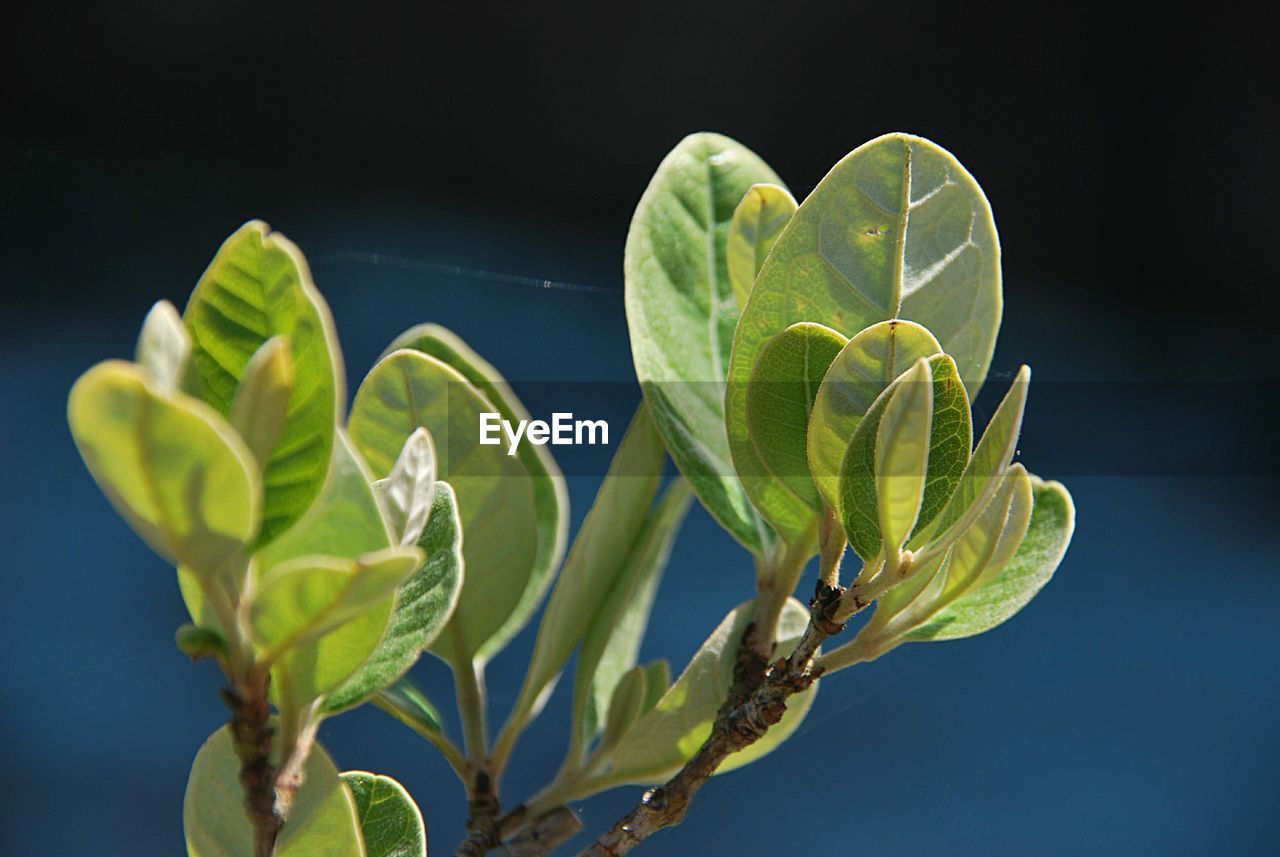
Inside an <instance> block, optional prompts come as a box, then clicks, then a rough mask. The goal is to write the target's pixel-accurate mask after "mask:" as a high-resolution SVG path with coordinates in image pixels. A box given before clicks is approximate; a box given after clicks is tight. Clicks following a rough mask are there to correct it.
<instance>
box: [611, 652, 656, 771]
mask: <svg viewBox="0 0 1280 857" xmlns="http://www.w3.org/2000/svg"><path fill="white" fill-rule="evenodd" d="M647 692H648V677H647V675H646V674H645V670H644V667H641V666H635V667H632V668H631V669H629V670H627V671H626V672H625V673H623V675H622V679H621V680H620V681H619V682H618V686H617V687H615V688H614V689H613V697H612V698H611V699H610V700H609V711H608V714H607V715H606V716H605V720H604V734H603V735H602V736H601V738H600V751H601V752H602V753H607V752H609V751H610V750H612V749H613V748H614V747H615V746H617V743H618V742H619V741H621V740H622V737H623V736H624V735H626V734H627V730H628V729H630V728H631V727H632V726H633V725H634V724H635V722H636V721H637V720H639V719H640V717H641V716H642V715H643V714H644V713H645V711H644V704H645V697H646V695H647Z"/></svg>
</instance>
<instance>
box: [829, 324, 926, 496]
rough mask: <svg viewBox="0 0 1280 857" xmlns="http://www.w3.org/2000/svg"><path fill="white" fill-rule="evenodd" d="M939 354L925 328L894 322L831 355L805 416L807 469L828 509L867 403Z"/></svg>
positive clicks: (873, 329)
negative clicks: (915, 365)
mask: <svg viewBox="0 0 1280 857" xmlns="http://www.w3.org/2000/svg"><path fill="white" fill-rule="evenodd" d="M941 351H942V346H940V345H939V344H938V340H936V339H934V338H933V334H931V333H930V332H929V331H928V330H926V329H924V328H923V327H921V326H920V325H918V324H916V323H915V322H910V321H904V320H902V319H895V320H891V321H881V322H877V323H876V324H873V325H871V326H870V327H868V328H866V329H865V330H862V331H859V332H858V333H857V334H856V335H855V336H854V337H853V338H852V339H850V340H849V341H848V342H847V343H846V344H845V346H844V348H842V349H841V350H840V353H839V354H837V355H836V358H835V360H833V361H832V362H831V367H830V368H829V369H828V370H827V374H826V375H825V376H824V377H823V379H822V384H821V386H819V387H818V395H817V397H816V398H815V399H814V402H813V411H812V413H811V415H810V417H809V437H808V458H809V470H810V472H811V473H812V475H813V481H814V482H815V483H816V484H817V486H818V491H819V493H820V494H821V495H822V498H823V500H825V501H826V503H827V505H828V506H830V507H831V508H833V509H835V508H838V507H839V505H840V503H839V498H840V465H841V463H842V462H843V461H844V453H845V450H846V449H847V448H848V446H849V440H850V438H852V437H853V433H854V431H856V430H857V428H858V423H859V422H861V420H862V417H863V415H865V414H866V412H867V410H868V409H869V408H870V407H871V404H872V402H874V401H875V400H876V397H877V396H879V395H880V393H881V392H883V391H884V388H885V387H888V386H889V385H890V384H891V383H893V381H894V379H895V378H897V377H898V376H899V375H901V374H902V373H903V372H905V371H906V370H907V368H908V367H910V366H911V365H912V364H913V363H915V362H916V361H917V360H919V359H920V358H921V357H931V356H932V355H934V354H939V353H941ZM936 392H937V391H936V390H935V393H936ZM935 398H936V396H935Z"/></svg>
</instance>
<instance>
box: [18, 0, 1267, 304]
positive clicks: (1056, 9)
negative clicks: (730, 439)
mask: <svg viewBox="0 0 1280 857" xmlns="http://www.w3.org/2000/svg"><path fill="white" fill-rule="evenodd" d="M1171 8H1172V7H1171V6H1168V5H1166V6H1165V7H1163V8H1160V9H1158V10H1157V9H1155V8H1151V9H1143V8H1141V7H1130V6H1128V5H1127V4H1108V5H1103V6H1089V5H1081V4H1038V3H1025V4H1019V5H998V4H990V3H922V2H910V0H907V1H906V2H902V1H901V0H899V1H898V2H893V3H880V4H874V3H865V2H848V3H779V2H775V3H754V2H741V3H736V4H729V3H692V2H685V3H662V2H659V3H644V4H639V3H626V4H621V3H571V4H553V3H511V4H480V3H467V4H445V3H430V2H423V3H414V4H391V3H381V2H371V3H361V4H343V5H341V6H339V5H338V4H334V5H333V6H331V7H330V6H326V5H324V4H311V3H261V2H235V0H230V1H229V2H199V3H170V2H113V3H106V2H104V3H95V4H87V5H83V6H74V7H73V6H66V5H63V4H20V5H19V6H17V7H15V8H13V9H11V10H10V11H9V12H8V13H6V14H7V15H8V16H14V17H11V18H10V20H9V22H8V23H7V25H6V28H5V29H6V30H7V36H6V39H5V41H6V43H7V44H8V47H7V49H6V54H7V55H8V56H9V57H10V58H11V60H12V61H13V62H15V63H16V68H15V69H14V71H13V72H12V73H11V75H10V76H9V85H8V87H7V90H8V91H7V93H6V101H8V104H7V105H6V109H5V113H6V114H7V115H8V116H9V117H11V120H12V121H10V122H8V123H6V124H7V130H6V131H5V132H4V133H5V137H6V140H7V142H8V143H9V145H8V146H7V147H6V149H7V155H6V156H7V158H8V159H9V163H8V164H7V167H8V168H9V170H8V172H9V173H10V175H11V177H12V181H11V182H10V188H9V190H10V191H11V192H14V193H16V197H17V201H18V202H19V203H20V205H18V206H13V207H9V206H6V208H7V209H8V211H7V212H6V217H5V221H6V222H5V224H4V226H5V230H4V231H5V242H6V245H7V246H6V251H7V254H6V255H7V256H8V257H9V258H8V262H7V263H8V264H9V265H13V264H14V261H13V260H14V258H15V256H18V257H21V256H23V254H24V253H26V252H32V251H38V252H40V253H47V252H48V242H49V241H50V240H51V236H53V235H55V234H56V235H60V236H61V237H62V238H63V239H64V240H68V241H74V240H75V232H76V229H77V228H81V227H88V228H89V229H92V230H106V231H108V232H110V231H111V230H123V229H125V227H126V226H127V224H122V223H114V224H113V223H103V222H95V223H81V222H77V220H76V214H77V212H76V208H77V207H76V205H75V203H74V198H73V197H74V184H75V182H74V181H72V182H69V183H68V182H67V177H66V176H65V175H62V176H61V178H60V179H55V178H51V177H52V176H55V175H57V174H60V173H61V174H65V173H66V172H68V171H69V170H74V169H80V170H88V171H89V172H90V174H91V176H92V174H93V172H94V170H100V171H101V170H105V171H107V172H108V173H109V174H110V176H111V177H112V179H113V180H117V181H121V182H124V183H126V184H127V185H128V186H129V187H130V188H131V189H132V190H133V191H134V192H135V193H136V194H138V195H146V194H153V195H158V196H160V197H163V198H166V199H181V200H182V201H184V202H185V203H186V204H187V205H189V206H191V207H198V206H199V205H201V204H202V203H203V204H205V205H207V206H210V207H212V206H216V205H226V206H227V207H228V208H229V209H233V210H241V211H249V212H252V213H255V214H264V213H270V212H271V211H272V210H273V209H274V208H278V207H280V206H281V205H282V204H284V203H287V202H290V201H294V200H296V199H298V198H299V197H305V198H307V199H317V200H328V201H330V203H331V204H332V200H334V199H336V198H342V199H346V200H351V199H358V198H375V199H387V198H397V199H401V200H405V201H408V202H409V203H413V202H423V201H427V202H430V203H431V204H433V205H442V206H449V205H452V206H455V207H459V208H466V209H483V210H488V211H499V212H502V213H503V214H506V215H514V216H518V217H532V218H538V219H556V220H562V221H565V222H566V223H572V222H575V221H576V222H579V223H582V224H589V225H592V226H597V227H599V229H600V230H601V233H602V234H606V235H612V236H619V237H618V238H617V240H618V241H619V242H620V236H621V235H622V234H623V231H624V230H625V225H626V222H627V219H628V217H629V215H630V211H631V208H632V206H633V205H634V202H635V200H636V199H637V198H638V196H639V193H640V191H641V190H642V189H643V187H644V184H645V182H646V181H647V178H648V176H649V175H650V173H651V172H652V169H653V167H654V165H655V164H656V163H657V161H658V159H659V158H660V157H661V155H662V154H663V153H665V152H666V151H667V150H668V149H669V148H670V147H671V146H672V145H673V144H674V142H675V141H676V140H678V139H679V138H680V137H681V136H683V135H684V134H685V133H688V132H689V131H692V130H701V129H708V130H719V131H722V132H724V133H727V134H729V135H731V136H735V137H737V138H739V139H741V140H742V141H743V142H745V143H747V144H748V145H749V146H751V147H752V148H754V149H756V150H757V151H759V152H762V153H764V155H765V157H766V158H767V159H768V160H769V161H770V162H771V163H772V164H773V165H774V167H775V168H776V169H777V170H778V172H779V173H780V174H781V175H783V176H784V177H786V178H787V179H788V180H789V181H790V182H791V183H792V184H793V186H794V189H795V190H796V191H797V193H798V194H803V193H804V192H805V191H806V190H807V189H808V188H809V187H811V186H812V185H813V184H814V183H815V182H816V181H817V179H818V178H820V177H821V175H822V174H823V173H824V172H825V170H826V169H827V168H828V167H829V166H830V165H831V164H832V163H834V162H835V160H836V159H837V158H839V157H840V156H841V155H843V154H844V153H845V152H847V151H848V150H849V149H850V148H852V147H853V146H854V145H856V144H857V143H859V142H862V141H863V140H865V139H869V138H870V137H872V136H875V135H876V134H879V133H882V132H885V131H890V130H907V131H911V132H913V133H918V134H921V135H923V136H927V137H931V138H933V139H936V140H938V141H939V142H941V143H943V145H945V146H947V147H948V148H950V149H951V150H952V151H953V152H955V153H956V154H957V156H958V157H959V158H960V159H961V160H962V161H963V162H964V163H965V164H966V166H968V167H969V169H970V171H971V172H973V173H974V174H975V175H976V176H978V177H979V180H980V181H981V182H982V184H983V187H984V188H985V190H986V191H987V193H988V195H989V197H990V198H991V200H992V204H993V207H994V209H995V211H996V212H997V218H998V222H999V225H1000V230H1001V238H1002V243H1003V245H1004V248H1005V267H1006V272H1011V273H1012V274H1014V275H1016V274H1017V273H1018V272H1035V274H1036V275H1037V277H1038V279H1039V281H1040V282H1041V283H1042V284H1044V285H1053V286H1056V285H1057V284H1058V283H1070V287H1071V288H1073V289H1082V290H1087V291H1092V292H1096V293H1098V294H1099V295H1102V296H1105V300H1106V301H1107V302H1108V303H1109V304H1111V305H1113V306H1114V307H1115V309H1116V311H1117V312H1124V313H1129V314H1138V315H1140V316H1146V315H1156V316H1167V315H1172V316H1175V317H1178V318H1183V319H1201V318H1203V317H1204V315H1205V314H1209V315H1212V316H1215V317H1218V318H1225V317H1227V316H1236V317H1238V318H1241V319H1243V320H1245V322H1246V323H1248V324H1257V323H1259V322H1260V321H1261V319H1260V318H1259V316H1258V315H1257V313H1259V312H1261V313H1265V314H1268V315H1269V314H1272V313H1274V311H1275V308H1276V289H1275V288H1274V287H1273V285H1272V283H1273V282H1274V279H1275V277H1274V269H1273V264H1274V263H1273V260H1272V256H1273V250H1274V243H1275V242H1274V239H1275V234H1276V229H1275V218H1274V217H1273V216H1269V215H1268V214H1267V212H1268V211H1269V210H1270V207H1271V205H1272V202H1271V201H1272V200H1274V199H1275V198H1276V196H1277V193H1278V192H1280V168H1278V167H1277V163H1276V157H1275V154H1276V145H1277V141H1278V136H1280V123H1278V120H1277V114H1276V103H1277V99H1276V97H1275V92H1274V84H1273V83H1272V81H1273V80H1274V79H1275V77H1276V73H1277V71H1280V68H1278V63H1277V59H1276V49H1275V45H1276V37H1277V35H1278V31H1277V27H1276V23H1275V20H1274V19H1273V18H1272V17H1270V16H1267V17H1263V13H1255V12H1246V11H1242V10H1241V9H1233V8H1228V7H1226V6H1218V7H1212V6H1210V7H1203V8H1199V9H1197V10H1194V11H1192V12H1187V13H1182V14H1176V13H1174V12H1171V11H1170V9H1171ZM68 164H70V165H71V166H68ZM90 180H92V177H91V179H90ZM50 184H53V185H60V187H59V188H58V189H57V190H53V191H51V189H50V187H49V185H50ZM68 184H69V185H70V187H68ZM223 231H229V230H223ZM201 237H202V238H203V236H201ZM61 264H64V265H68V266H80V265H85V266H87V265H90V264H91V260H88V259H63V260H62V261H61ZM75 270H76V273H80V270H79V268H78V267H77V268H76V269H75ZM83 273H85V274H88V273H89V270H88V269H87V268H86V269H85V270H84V271H83ZM6 285H8V286H9V287H10V289H11V290H12V291H13V292H14V293H15V294H12V295H10V300H15V299H16V300H17V301H20V302H25V301H37V302H39V301H46V300H49V299H51V298H54V297H55V296H53V295H49V294H48V293H40V292H39V291H37V292H35V293H31V292H29V291H28V290H25V289H24V288H22V286H23V284H22V283H21V282H15V281H14V280H13V278H9V282H8V283H6ZM138 288H139V289H140V290H146V289H148V285H147V284H146V283H145V282H141V281H140V282H139V283H138Z"/></svg>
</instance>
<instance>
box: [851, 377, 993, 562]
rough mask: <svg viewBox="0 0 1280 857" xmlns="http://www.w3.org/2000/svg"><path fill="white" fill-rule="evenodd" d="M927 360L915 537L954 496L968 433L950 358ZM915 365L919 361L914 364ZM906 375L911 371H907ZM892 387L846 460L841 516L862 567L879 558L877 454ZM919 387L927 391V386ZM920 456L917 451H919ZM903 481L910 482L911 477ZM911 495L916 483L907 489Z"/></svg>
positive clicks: (861, 426)
mask: <svg viewBox="0 0 1280 857" xmlns="http://www.w3.org/2000/svg"><path fill="white" fill-rule="evenodd" d="M919 359H920V360H927V362H928V364H929V371H930V373H931V374H930V377H932V379H933V383H932V421H931V425H930V429H929V450H928V469H927V471H926V473H927V476H926V478H925V485H924V493H923V497H922V498H921V500H920V511H919V515H918V516H917V518H916V523H915V527H914V529H913V532H915V533H919V532H921V531H922V530H924V529H925V528H927V527H929V526H930V525H931V524H932V523H933V521H934V519H935V518H936V516H937V514H938V510H939V509H941V508H942V507H943V506H944V505H945V504H946V502H947V498H948V497H950V496H951V494H952V492H953V491H954V490H955V487H956V484H957V481H958V480H959V478H960V474H961V472H962V471H963V470H964V467H965V465H966V463H967V461H968V454H969V444H970V443H971V442H972V428H971V424H970V421H969V399H968V396H967V395H966V394H965V390H964V385H963V384H961V383H960V380H959V377H958V375H957V372H956V366H955V363H954V361H952V359H951V358H950V356H948V355H946V354H935V355H934V356H932V357H929V358H919ZM917 365H918V361H917ZM909 371H910V370H909ZM904 377H905V373H904V375H903V376H901V377H900V379H899V380H897V381H895V382H894V383H893V384H891V385H889V387H887V388H885V390H884V391H883V392H882V393H881V394H880V396H878V397H877V398H876V400H875V401H874V402H873V403H872V404H871V407H870V409H868V411H867V413H866V415H865V416H864V417H863V419H861V420H860V421H859V423H858V427H857V429H855V430H854V433H853V438H852V439H851V440H850V441H849V447H848V450H847V451H846V454H845V459H844V465H843V466H844V475H843V476H842V478H841V482H840V490H841V499H840V509H839V511H840V515H841V521H842V523H843V524H844V528H845V533H846V535H847V536H848V537H849V544H850V546H851V547H852V548H853V549H854V551H855V552H857V554H858V555H859V556H861V557H862V558H863V560H864V561H867V562H871V561H872V560H873V559H875V557H876V556H877V555H878V554H879V553H880V548H881V532H880V530H881V518H880V500H879V492H878V490H877V482H876V473H877V469H876V468H877V466H878V465H877V461H876V449H877V447H878V440H879V436H880V431H881V424H882V418H883V415H884V412H885V408H886V406H887V405H888V404H889V402H890V401H891V400H892V399H893V398H895V397H896V395H897V393H898V392H899V390H900V389H901V386H900V381H901V379H902V378H904ZM919 386H921V387H924V386H929V385H925V384H921V385H919ZM917 452H918V450H917ZM907 476H908V477H909V478H908V479H907V480H906V481H907V482H912V478H911V474H909V473H908V474H907ZM909 487H910V489H911V491H914V490H915V487H914V483H913V482H912V484H911V485H910V486H909Z"/></svg>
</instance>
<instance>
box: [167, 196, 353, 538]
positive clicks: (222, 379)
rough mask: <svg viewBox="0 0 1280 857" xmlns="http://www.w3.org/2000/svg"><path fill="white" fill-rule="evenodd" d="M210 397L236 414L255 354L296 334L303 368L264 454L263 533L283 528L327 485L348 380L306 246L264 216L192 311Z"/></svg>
mask: <svg viewBox="0 0 1280 857" xmlns="http://www.w3.org/2000/svg"><path fill="white" fill-rule="evenodd" d="M185 321H186V325H187V332H188V333H189V334H190V335H191V340H192V349H193V350H192V356H193V359H194V361H195V366H196V370H197V372H198V374H199V376H200V381H201V388H202V395H203V396H204V399H205V401H207V402H208V403H209V404H210V405H212V406H213V407H214V408H216V409H217V410H218V411H219V412H221V413H223V414H230V413H231V408H232V404H233V402H234V400H235V395H236V389H237V387H239V385H240V382H241V380H242V379H243V378H244V375H245V371H246V367H247V366H248V364H249V361H250V359H251V358H252V357H253V355H254V354H255V353H256V352H257V351H258V349H259V348H261V347H262V345H263V344H264V343H265V342H266V341H267V340H269V339H271V338H272V337H274V336H287V337H288V338H289V344H290V346H291V349H292V354H291V356H292V358H293V366H294V370H295V375H294V384H293V391H292V395H291V396H290V397H289V409H288V416H287V419H286V422H285V428H284V434H283V435H282V436H281V438H280V442H279V443H278V444H277V445H276V447H275V451H274V452H273V453H272V455H271V458H270V459H269V460H268V461H267V462H265V463H264V467H263V470H264V471H265V475H264V477H263V480H264V483H265V486H266V497H265V501H264V506H263V521H262V539H263V541H264V542H265V541H270V540H271V539H273V538H275V537H276V536H278V535H279V534H280V533H282V532H284V531H285V530H286V529H287V528H288V527H289V526H290V525H291V524H292V523H293V522H294V521H297V520H298V519H299V518H300V517H302V515H303V513H304V512H305V511H306V510H307V507H308V506H310V505H311V502H312V501H313V500H314V499H315V498H316V495H318V494H319V493H320V489H321V487H322V486H323V485H324V481H325V474H326V471H327V468H328V465H329V456H330V450H331V449H332V447H333V433H334V426H335V425H336V424H337V423H338V422H339V421H340V419H341V416H342V405H343V402H344V400H345V399H346V389H345V388H346V382H345V380H344V378H343V374H342V355H341V353H340V352H339V350H338V340H337V337H336V335H335V334H334V330H333V320H332V318H331V317H330V315H329V308H328V307H327V306H326V305H325V303H324V299H323V298H321V297H320V293H319V292H317V291H316V289H315V286H313V285H312V283H311V273H310V271H309V270H308V269H307V263H306V261H305V260H304V259H303V257H302V254H301V253H300V252H299V251H298V248H297V247H295V246H294V245H293V244H292V243H291V242H290V241H289V240H288V239H286V238H285V237H284V236H282V235H280V234H279V233H278V232H271V231H269V229H268V227H267V225H266V224H265V223H262V222H261V221H257V220H254V221H250V222H249V223H246V224H245V225H244V226H242V227H240V229H239V230H237V231H236V233H235V234H234V235H232V236H231V237H230V238H228V239H227V241H226V243H224V244H223V245H222V247H221V249H219V250H218V253H217V255H216V256H214V259H213V262H212V263H210V265H209V268H208V270H206V271H205V272H204V275H203V276H202V277H201V278H200V282H199V283H197V284H196V288H195V291H194V292H192V294H191V300H190V301H189V302H188V303H187V310H186V314H185Z"/></svg>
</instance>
